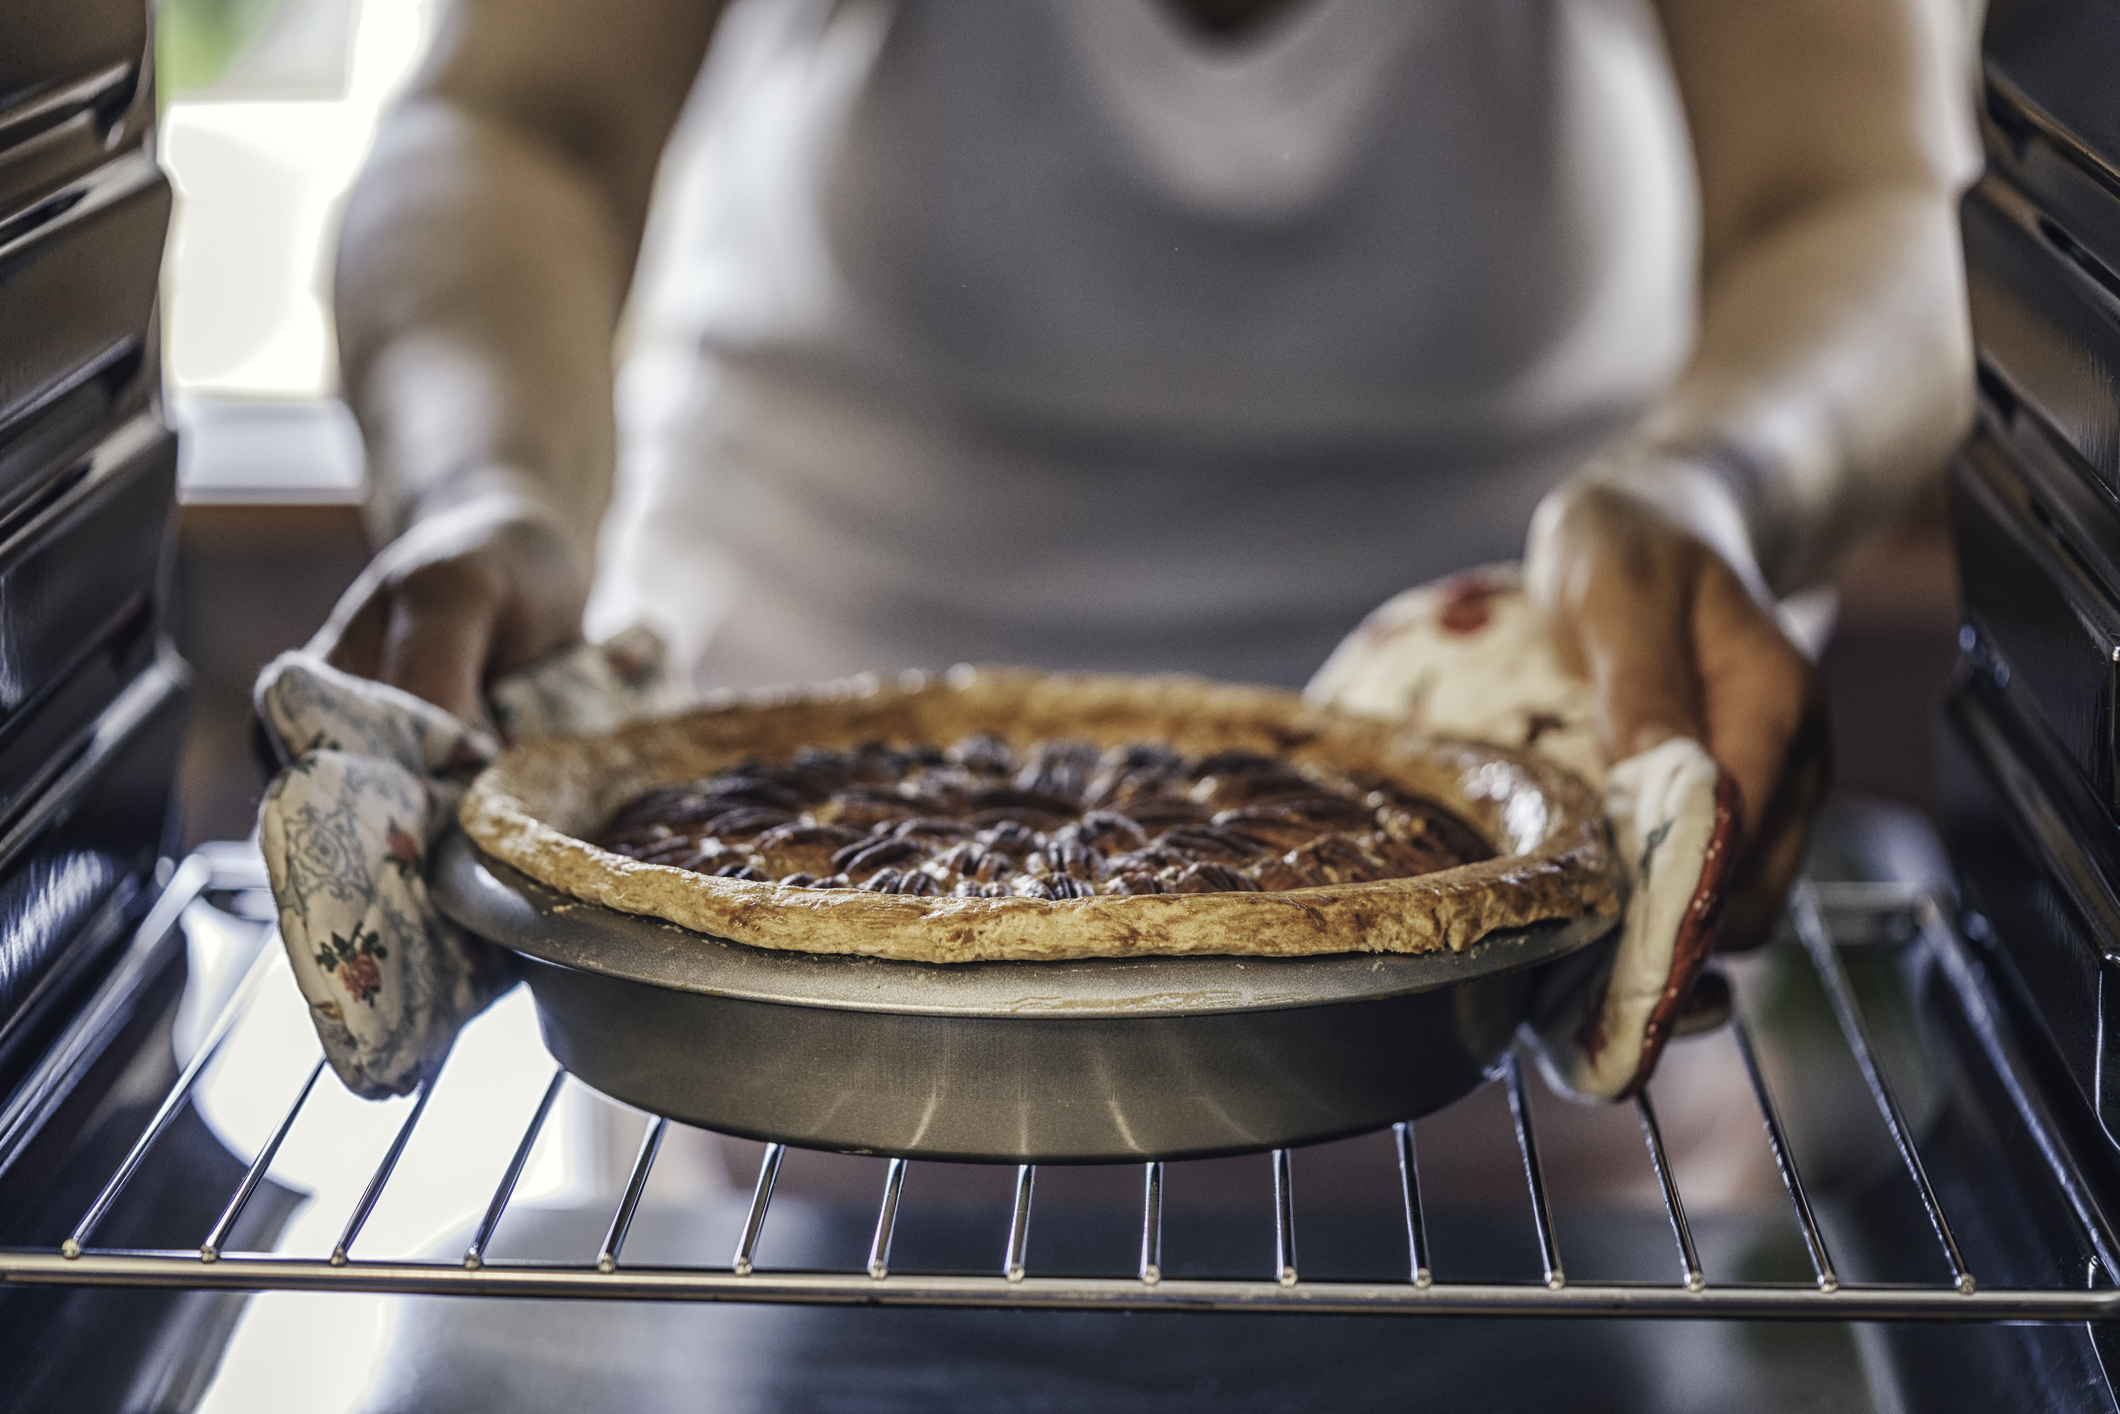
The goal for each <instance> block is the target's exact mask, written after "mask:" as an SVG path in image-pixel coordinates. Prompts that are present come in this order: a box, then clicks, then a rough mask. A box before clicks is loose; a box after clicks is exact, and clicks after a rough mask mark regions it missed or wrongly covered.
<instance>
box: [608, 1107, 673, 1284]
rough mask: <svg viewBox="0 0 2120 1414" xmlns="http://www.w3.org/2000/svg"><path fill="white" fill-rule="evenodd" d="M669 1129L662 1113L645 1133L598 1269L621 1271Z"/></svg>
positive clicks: (627, 1179)
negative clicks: (621, 1261) (621, 1253)
mask: <svg viewBox="0 0 2120 1414" xmlns="http://www.w3.org/2000/svg"><path fill="white" fill-rule="evenodd" d="M669 1129H670V1121H668V1120H666V1119H663V1118H661V1117H660V1116H658V1117H657V1118H656V1120H655V1122H654V1123H652V1124H650V1125H649V1126H648V1127H647V1129H646V1130H644V1131H642V1133H641V1136H640V1152H639V1153H638V1154H636V1155H634V1157H633V1172H632V1173H630V1174H629V1175H627V1177H626V1191H625V1193H624V1194H622V1195H621V1196H620V1197H619V1200H618V1209H617V1211H616V1212H614V1213H612V1214H611V1227H610V1229H609V1231H607V1232H606V1233H605V1234H604V1245H603V1246H602V1247H601V1248H599V1249H598V1250H597V1253H596V1269H597V1270H598V1271H600V1272H615V1271H617V1270H618V1254H619V1250H620V1249H621V1248H623V1247H624V1246H625V1245H626V1234H627V1232H629V1231H631V1230H632V1227H633V1215H634V1214H635V1213H636V1212H638V1211H640V1195H641V1194H643V1193H645V1192H647V1190H648V1171H649V1170H650V1169H652V1168H654V1167H655V1156H656V1155H657V1154H659V1153H661V1152H662V1142H663V1135H664V1134H666V1133H668V1132H669Z"/></svg>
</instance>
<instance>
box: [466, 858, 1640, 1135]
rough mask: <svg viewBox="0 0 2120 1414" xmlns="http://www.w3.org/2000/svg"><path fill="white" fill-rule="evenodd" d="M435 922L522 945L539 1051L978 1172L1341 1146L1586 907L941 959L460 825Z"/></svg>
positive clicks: (681, 1112)
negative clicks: (1494, 919) (616, 881)
mask: <svg viewBox="0 0 2120 1414" xmlns="http://www.w3.org/2000/svg"><path fill="white" fill-rule="evenodd" d="M431 885H432V889H433V894H434V899H435V902H436V903H437V904H438V905H439V906H440V908H441V910H442V912H443V913H444V914H446V915H447V916H449V917H450V918H452V919H454V920H455V921H456V922H458V923H459V924H461V925H463V926H464V927H466V928H468V929H470V930H471V931H472V932H474V933H476V934H478V935H479V936H481V937H484V938H486V939H488V940H490V941H492V942H495V943H498V944H500V945H501V946H503V947H507V948H509V949H512V950H513V951H515V952H517V953H519V954H521V955H522V957H523V959H524V962H525V966H526V968H527V970H528V973H529V981H530V987H531V991H532V993H533V994H534V996H535V999H536V1002H537V1010H538V1019H539V1024H540V1026H541V1028H542V1029H543V1032H544V1037H545V1043H546V1045H547V1046H548V1047H549V1048H550V1049H551V1051H552V1053H553V1055H554V1056H555V1057H557V1058H558V1060H559V1061H560V1062H561V1063H562V1064H563V1065H565V1066H566V1067H567V1068H568V1069H569V1070H571V1071H572V1072H573V1073H574V1074H575V1075H577V1076H578V1077H580V1078H581V1079H582V1080H583V1081H585V1082H587V1083H588V1084H590V1085H592V1086H594V1087H595V1088H596V1089H598V1090H601V1091H602V1092H603V1093H605V1094H607V1095H609V1096H611V1097H612V1098H614V1099H617V1100H622V1101H624V1102H625V1103H627V1104H630V1105H636V1106H639V1107H640V1108H642V1109H646V1110H650V1111H653V1112H654V1113H657V1114H664V1115H668V1116H670V1117H671V1118H673V1119H677V1120H682V1121H684V1122H686V1123H689V1124H697V1125H701V1126H703V1127H706V1128H709V1129H715V1130H719V1131H721V1132H723V1133H726V1134H738V1135H743V1136H746V1137H750V1138H755V1139H766V1140H775V1141H779V1142H783V1143H788V1144H794V1145H799V1146H801V1147H804V1148H813V1149H830V1150H837V1151H840V1152H843V1153H854V1154H890V1155H898V1156H904V1157H908V1158H912V1157H917V1158H924V1159H944V1160H958V1161H970V1162H985V1163H1110V1162H1115V1161H1125V1160H1140V1159H1178V1158H1204V1157H1208V1156H1212V1155H1218V1154H1238V1153H1248V1152H1254V1151H1257V1150H1261V1149H1273V1148H1282V1147H1287V1146H1290V1145H1296V1144H1307V1143H1315V1142H1318V1141H1321V1140H1326V1139H1334V1138H1339V1137H1342V1136H1344V1135H1348V1134H1357V1133H1362V1132H1364V1131H1367V1130H1370V1129H1375V1128H1377V1127H1379V1126H1382V1125H1385V1124H1389V1123H1392V1122H1393V1121H1396V1120H1402V1119H1411V1118H1415V1117H1418V1116H1420V1115H1423V1114H1427V1113H1429V1112H1431V1111H1433V1110H1437V1109H1440V1108H1442V1107H1443V1106H1444V1105H1447V1104H1449V1103H1450V1102H1451V1101H1453V1100H1456V1099H1457V1098H1459V1097H1460V1096H1462V1095H1464V1094H1465V1093H1466V1092H1468V1091H1470V1090H1471V1089H1473V1088H1474V1087H1475V1086H1477V1085H1478V1084H1479V1083H1480V1081H1481V1079H1482V1078H1483V1077H1484V1075H1485V1074H1486V1072H1487V1071H1488V1070H1489V1068H1490V1067H1492V1066H1493V1064H1494V1063H1495V1062H1496V1061H1497V1060H1498V1059H1499V1058H1500V1057H1501V1055H1502V1053H1503V1051H1504V1050H1506V1049H1507V1047H1508V1045H1509V1041H1510V1038H1511V1037H1512V1036H1513V1035H1514V1033H1515V1031H1516V1028H1517V1026H1518V1024H1519V1023H1520V1022H1522V1020H1523V1019H1524V1016H1525V1012H1526V1009H1527V1007H1528V1005H1529V1001H1530V993H1531V985H1532V977H1533V974H1534V972H1535V971H1536V970H1537V969H1538V968H1539V967H1540V965H1541V964H1544V963H1548V962H1551V961H1553V960H1554V959H1556V958H1559V957H1562V956H1565V955H1566V954H1569V953H1572V952H1575V951H1577V950H1578V949H1581V948H1583V947H1586V946H1588V945H1589V944H1591V943H1593V942H1595V941H1597V940H1598V939H1599V938H1600V937H1602V936H1603V935H1604V934H1605V933H1606V932H1608V931H1609V930H1610V928H1611V927H1612V924H1613V921H1614V920H1612V919H1609V918H1588V919H1578V920H1573V921H1565V922H1556V923H1552V924H1542V925H1538V926H1535V927H1532V928H1526V929H1519V930H1512V931H1509V932H1506V933H1500V934H1495V935H1491V936H1489V937H1488V938H1486V939H1485V940H1483V941H1481V942H1480V943H1478V944H1476V945H1474V946H1473V947H1471V948H1468V949H1466V950H1465V951H1463V952H1461V953H1431V954H1418V955H1406V954H1386V953H1341V954H1334V955H1331V956H1325V957H1309V958H1263V957H1233V956H1216V957H1144V958H1127V959H1109V960H1106V959H1094V960H1085V961H1073V962H981V963H956V964H949V965H939V964H924V963H913V962H898V961H889V960H884V959H879V958H866V957H848V956H836V955H824V954H815V953H794V952H779V951H771V950H767V949H763V948H754V947H748V946H746V945H744V944H742V943H734V942H729V941H727V940H725V939H721V938H713V937H708V936H707V935H705V934H702V933H695V932H692V931H690V930H688V929H684V928H680V927H678V926H677V925H675V924H672V923H666V922H663V921H661V920H659V919H653V918H643V917H638V916H635V915H632V914H626V913H619V912H617V911H615V910H612V909H607V908H604V907H602V906H600V905H597V904H592V903H585V902H582V901H581V900H578V899H575V898H571V897H569V896H567V895H565V894H562V893H559V892H557V891H555V890H552V889H549V888H546V887H545V886H544V885H542V884H539V883H537V882H536V881H535V880H532V879H530V878H529V877H527V876H526V875H523V874H521V873H518V872H517V871H515V870H514V869H511V868H509V867H508V866H507V865H505V864H502V863H500V862H499V861H497V860H494V859H491V858H489V857H487V856H486V855H484V854H482V853H481V852H480V851H479V850H478V849H477V848H476V847H475V846H473V845H472V844H471V843H470V841H468V840H466V839H464V838H463V837H462V836H452V837H451V838H450V839H449V840H448V841H447V842H446V843H445V844H444V846H443V848H442V849H441V850H440V851H439V853H438V857H437V859H436V867H435V871H434V876H433V879H432V881H431Z"/></svg>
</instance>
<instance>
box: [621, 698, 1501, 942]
mask: <svg viewBox="0 0 2120 1414" xmlns="http://www.w3.org/2000/svg"><path fill="white" fill-rule="evenodd" d="M599 842H600V843H601V844H602V845H603V846H604V847H605V848H606V849H610V850H613V851H615V852H617V853H619V854H623V855H627V856H629V857H631V858H633V859H637V860H639V861H641V862H642V863H644V864H655V865H664V866H668V867H674V868H680V869H689V870H695V871H697V872H700V873H705V874H713V875H715V876H717V877H720V878H728V879H746V880H758V881H766V882H770V881H772V880H776V879H777V880H779V881H780V883H781V884H782V886H784V887H787V888H802V889H860V890H864V891H866V892H869V893H888V894H909V895H914V896H919V897H944V896H947V897H950V898H959V899H968V898H987V899H993V898H1008V897H1011V896H1014V897H1019V898H1032V899H1048V900H1054V901H1067V900H1073V899H1084V898H1092V897H1095V896H1098V895H1100V894H1101V895H1129V894H1153V893H1231V892H1261V891H1263V892H1269V893H1271V892H1281V891H1284V890H1288V889H1301V888H1310V887H1314V886H1317V885H1322V884H1344V883H1358V882H1363V881H1367V880H1375V879H1387V878H1400V877H1410V876H1413V875H1417V874H1425V873H1430V872H1433V871H1436V870H1440V869H1448V868H1451V867H1453V866H1455V865H1459V864H1468V863H1472V862H1474V861H1476V860H1480V859H1486V858H1490V857H1492V854H1493V851H1492V850H1491V849H1490V848H1489V847H1488V845H1487V844H1486V842H1485V841H1484V840H1482V839H1481V838H1480V836H1479V834H1478V832H1477V831H1475V830H1474V829H1473V828H1472V827H1471V826H1470V825H1468V824H1466V823H1465V822H1464V821H1462V820H1460V819H1459V818H1457V817H1456V816H1455V815H1453V814H1452V813H1451V812H1450V811H1449V810H1447V809H1445V808H1444V807H1442V806H1441V805H1439V804H1437V803H1435V802H1434V801H1430V800H1425V799H1422V798H1421V797H1419V796H1415V795H1411V794H1409V793H1407V792H1405V791H1402V790H1400V789H1398V788H1397V787H1395V786H1393V785H1392V784H1391V783H1390V782H1388V781H1382V780H1356V779H1342V778H1338V777H1333V776H1330V775H1327V774H1325V773H1322V772H1319V771H1315V770H1312V769H1311V768H1309V767H1304V766H1299V765H1297V764H1294V763H1292V762H1290V761H1286V760H1281V759H1278V758H1275V757H1271V756H1263V755H1259V754H1257V753H1250V752H1223V753H1219V754H1217V755H1214V756H1209V757H1202V758H1198V759H1191V758H1187V757H1185V756H1182V755H1180V754H1179V753H1177V752H1175V751H1173V750H1171V749H1170V748H1169V747H1168V746H1164V745H1160V744H1157V743H1153V742H1147V743H1132V744H1127V745H1122V746H1115V747H1111V748H1108V749H1106V750H1102V751H1099V750H1098V749H1097V748H1095V747H1093V746H1090V745H1088V744H1087V743H1083V742H1075V741H1041V742H1037V743H1034V744H1032V745H1030V746H1028V747H1025V748H1022V749H1020V750H1019V749H1017V748H1014V747H1012V746H1010V745H1009V744H1008V743H1007V742H1004V741H1001V740H999V739H997V738H995V737H991V736H977V737H967V738H965V739H964V740H962V741H959V742H956V743H954V744H953V745H950V746H948V747H943V748H938V747H935V746H932V745H921V744H915V745H905V746H899V745H890V744H885V743H877V742H871V743H868V744H866V745H862V746H858V747H853V748H850V749H845V750H838V751H833V750H825V749H820V748H809V749H806V750H804V751H802V752H800V753H799V754H797V755H796V756H795V758H794V759H793V760H790V761H782V762H759V761H754V762H747V763H745V764H744V765H742V766H740V767H738V768H737V769H735V770H732V771H727V772H724V773H723V774H721V775H718V776H714V777H710V778H708V779H705V780H700V781H694V782H690V783H682V784H678V785H671V786H663V787H658V788H657V789H654V790H650V791H646V792H644V793H642V794H641V795H639V796H637V797H635V798H634V799H632V800H630V801H628V802H626V804H625V805H624V806H623V807H621V808H620V809H619V810H618V811H617V812H616V813H615V814H614V815H613V816H612V817H611V820H610V822H609V824H608V825H607V826H606V827H605V829H604V830H603V831H602V832H601V834H600V836H599Z"/></svg>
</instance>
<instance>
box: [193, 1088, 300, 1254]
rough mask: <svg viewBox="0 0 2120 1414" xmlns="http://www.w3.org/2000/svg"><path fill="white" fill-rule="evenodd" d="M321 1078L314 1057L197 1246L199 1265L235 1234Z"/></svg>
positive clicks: (219, 1250)
mask: <svg viewBox="0 0 2120 1414" xmlns="http://www.w3.org/2000/svg"><path fill="white" fill-rule="evenodd" d="M323 1074H324V1058H323V1057H322V1056H318V1057H317V1063H316V1064H315V1065H313V1066H311V1067H310V1068H309V1078H308V1079H307V1080H305V1081H303V1082H302V1088H301V1089H300V1090H299V1091H297V1092H296V1093H295V1097H294V1103H293V1104H291V1105H289V1106H288V1107H287V1113H286V1114H285V1115H283V1116H281V1119H280V1123H279V1127H278V1128H276V1129H274V1130H273V1131H272V1137H271V1138H270V1139H268V1140H266V1141H265V1147H264V1148H262V1149H260V1150H258V1156H257V1157H256V1158H255V1159H252V1160H251V1161H250V1169H249V1171H248V1172H247V1173H245V1174H244V1175H243V1182H242V1183H241V1184H239V1185H238V1186H237V1188H236V1191H235V1196H234V1197H232V1198H230V1199H229V1200H228V1206H227V1207H226V1208H223V1209H222V1210H221V1216H220V1218H219V1219H218V1220H217V1221H216V1222H215V1223H214V1225H213V1230H212V1231H211V1232H209V1233H207V1234H206V1240H205V1241H204V1242H201V1243H200V1244H199V1260H200V1261H202V1262H211V1261H214V1260H215V1259H216V1258H218V1257H219V1256H220V1255H221V1248H222V1247H223V1246H225V1245H226V1244H227V1242H228V1235H229V1234H230V1233H231V1232H234V1231H235V1226H236V1222H237V1220H238V1219H240V1218H241V1217H242V1216H243V1209H245V1208H247V1207H249V1206H250V1199H251V1195H253V1194H255V1193H256V1192H257V1191H258V1185H259V1184H260V1183H261V1182H263V1181H264V1179H265V1174H266V1171H267V1170H269V1169H270V1168H271V1167H272V1161H273V1159H274V1158H276V1157H277V1156H278V1155H279V1152H280V1145H281V1144H283V1143H285V1142H286V1140H287V1131H288V1130H290V1129H293V1128H294V1122H295V1120H297V1119H298V1118H300V1117H301V1114H302V1106H304V1105H306V1104H308V1103H309V1092H310V1091H312V1090H314V1089H316V1088H317V1080H318V1078H319V1077H320V1076H322V1075H323Z"/></svg>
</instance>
